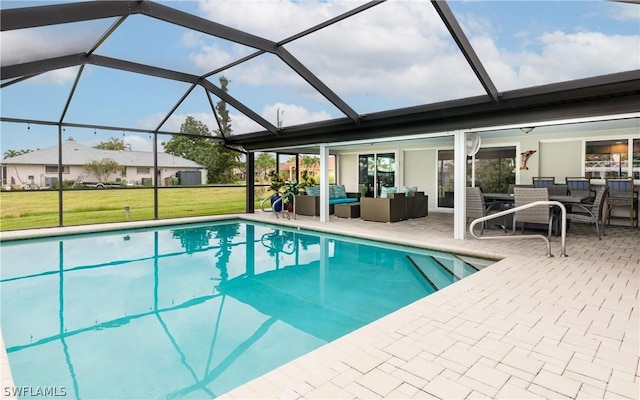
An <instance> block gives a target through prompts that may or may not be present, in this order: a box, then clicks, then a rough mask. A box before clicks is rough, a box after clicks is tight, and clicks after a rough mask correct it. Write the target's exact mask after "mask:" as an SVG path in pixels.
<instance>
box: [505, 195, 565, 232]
mask: <svg viewBox="0 0 640 400" xmlns="http://www.w3.org/2000/svg"><path fill="white" fill-rule="evenodd" d="M513 192H514V193H513V196H514V205H515V207H516V208H517V207H519V206H523V205H525V204H530V203H534V202H536V201H549V191H548V190H547V188H520V187H515V188H514V189H513ZM554 220H555V213H553V212H552V210H551V207H550V206H548V205H541V206H539V207H531V208H527V209H524V210H521V211H516V212H515V214H514V215H513V233H514V234H515V233H516V225H517V224H518V223H520V225H521V226H522V231H523V232H524V226H525V224H529V223H531V224H541V225H547V226H548V237H549V239H551V232H552V231H553V223H554Z"/></svg>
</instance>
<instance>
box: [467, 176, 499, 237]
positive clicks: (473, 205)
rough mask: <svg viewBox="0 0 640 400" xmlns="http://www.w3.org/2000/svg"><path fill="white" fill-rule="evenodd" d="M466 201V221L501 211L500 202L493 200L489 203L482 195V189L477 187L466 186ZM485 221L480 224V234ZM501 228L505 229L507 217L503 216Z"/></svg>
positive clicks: (485, 224) (484, 226)
mask: <svg viewBox="0 0 640 400" xmlns="http://www.w3.org/2000/svg"><path fill="white" fill-rule="evenodd" d="M466 193H467V194H466V203H467V223H469V221H470V220H474V219H477V218H482V217H486V216H487V215H491V214H495V213H497V212H499V211H502V203H501V202H499V201H494V202H490V203H486V202H485V200H484V196H483V195H482V190H480V188H479V187H468V188H467V189H466ZM486 226H487V222H486V221H485V222H483V223H482V225H480V234H481V235H482V234H483V232H484V228H486ZM502 229H503V230H504V231H505V232H506V231H507V217H506V216H505V217H503V224H502Z"/></svg>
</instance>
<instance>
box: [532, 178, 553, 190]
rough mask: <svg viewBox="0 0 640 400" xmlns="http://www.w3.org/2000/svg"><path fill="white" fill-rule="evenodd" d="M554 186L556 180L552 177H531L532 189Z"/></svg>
mask: <svg viewBox="0 0 640 400" xmlns="http://www.w3.org/2000/svg"><path fill="white" fill-rule="evenodd" d="M555 184H556V178H554V177H540V176H534V177H533V187H534V188H542V187H547V186H553V185H555Z"/></svg>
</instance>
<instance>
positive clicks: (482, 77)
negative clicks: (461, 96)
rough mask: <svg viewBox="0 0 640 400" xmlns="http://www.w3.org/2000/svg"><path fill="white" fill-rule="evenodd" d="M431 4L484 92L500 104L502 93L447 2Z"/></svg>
mask: <svg viewBox="0 0 640 400" xmlns="http://www.w3.org/2000/svg"><path fill="white" fill-rule="evenodd" d="M431 4H433V7H434V8H435V9H436V12H437V13H438V15H439V16H440V18H441V19H442V22H444V25H445V26H446V27H447V29H448V30H449V33H450V34H451V37H452V38H453V40H454V41H455V42H456V44H457V45H458V48H460V51H461V52H462V54H463V55H464V58H465V59H466V60H467V62H468V63H469V66H471V69H472V70H473V73H474V74H476V77H477V78H478V80H479V81H480V83H481V84H482V87H484V90H485V91H486V92H487V94H488V95H489V97H491V100H492V101H493V102H494V103H498V102H499V101H500V93H498V89H497V88H496V86H495V85H494V84H493V81H492V80H491V77H490V76H489V74H488V73H487V71H486V70H485V69H484V65H482V62H481V61H480V58H478V55H477V54H476V52H475V50H474V49H473V46H471V42H469V39H468V38H467V35H465V33H464V31H463V30H462V27H461V26H460V24H459V23H458V20H457V19H456V17H455V15H453V11H451V8H449V5H448V4H447V2H446V1H442V0H432V1H431Z"/></svg>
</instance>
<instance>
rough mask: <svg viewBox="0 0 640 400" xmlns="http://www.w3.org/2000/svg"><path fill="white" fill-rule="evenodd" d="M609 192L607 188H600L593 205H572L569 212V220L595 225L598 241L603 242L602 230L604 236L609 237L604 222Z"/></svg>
mask: <svg viewBox="0 0 640 400" xmlns="http://www.w3.org/2000/svg"><path fill="white" fill-rule="evenodd" d="M608 191H609V189H608V188H607V187H606V186H600V187H598V189H597V190H596V199H595V200H594V202H593V203H591V204H571V211H567V220H568V221H576V222H586V223H591V224H595V225H596V233H597V234H598V240H601V237H600V228H602V234H603V235H605V236H606V235H607V233H606V232H605V230H604V224H603V222H602V221H603V214H604V208H605V201H606V199H607V192H608Z"/></svg>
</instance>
